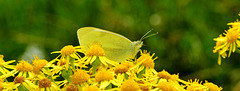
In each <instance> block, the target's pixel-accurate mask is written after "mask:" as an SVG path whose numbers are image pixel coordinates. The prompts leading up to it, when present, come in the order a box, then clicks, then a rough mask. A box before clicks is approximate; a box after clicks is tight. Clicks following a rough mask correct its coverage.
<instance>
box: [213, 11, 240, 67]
mask: <svg viewBox="0 0 240 91" xmlns="http://www.w3.org/2000/svg"><path fill="white" fill-rule="evenodd" d="M239 16H240V14H239ZM227 25H231V26H230V27H229V29H228V30H225V33H223V35H222V34H220V35H219V37H218V38H214V39H213V40H215V41H216V46H215V47H214V50H213V53H218V64H219V65H221V58H226V57H230V55H231V53H232V52H235V51H237V50H238V48H239V47H240V40H239V39H240V21H238V20H236V21H235V22H231V23H228V24H227Z"/></svg>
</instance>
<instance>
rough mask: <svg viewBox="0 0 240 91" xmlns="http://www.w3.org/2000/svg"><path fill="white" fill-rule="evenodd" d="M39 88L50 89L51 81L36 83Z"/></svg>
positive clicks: (44, 80) (45, 80) (43, 80)
mask: <svg viewBox="0 0 240 91" xmlns="http://www.w3.org/2000/svg"><path fill="white" fill-rule="evenodd" d="M38 84H39V88H47V87H51V80H49V79H47V78H44V79H42V80H40V81H39V82H38Z"/></svg>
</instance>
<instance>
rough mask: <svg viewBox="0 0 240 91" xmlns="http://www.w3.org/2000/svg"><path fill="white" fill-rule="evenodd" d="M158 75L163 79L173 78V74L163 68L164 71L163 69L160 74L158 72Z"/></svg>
mask: <svg viewBox="0 0 240 91" xmlns="http://www.w3.org/2000/svg"><path fill="white" fill-rule="evenodd" d="M157 76H158V77H159V78H160V79H161V78H163V79H170V78H171V74H169V73H168V72H167V71H165V70H163V71H161V72H159V73H158V74H157Z"/></svg>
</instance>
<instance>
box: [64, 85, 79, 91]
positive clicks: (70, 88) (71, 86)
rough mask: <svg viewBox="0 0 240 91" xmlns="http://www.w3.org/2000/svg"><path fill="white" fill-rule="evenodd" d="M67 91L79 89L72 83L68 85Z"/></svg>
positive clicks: (77, 90)
mask: <svg viewBox="0 0 240 91" xmlns="http://www.w3.org/2000/svg"><path fill="white" fill-rule="evenodd" d="M66 91H79V89H78V87H77V86H75V85H73V84H71V85H68V86H67V88H66Z"/></svg>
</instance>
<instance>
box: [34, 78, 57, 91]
mask: <svg viewBox="0 0 240 91" xmlns="http://www.w3.org/2000/svg"><path fill="white" fill-rule="evenodd" d="M38 86H39V88H38V90H41V91H44V90H46V91H59V90H60V88H59V87H58V86H57V85H56V84H55V83H53V82H52V81H51V80H50V79H48V78H44V79H41V80H39V81H38Z"/></svg>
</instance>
